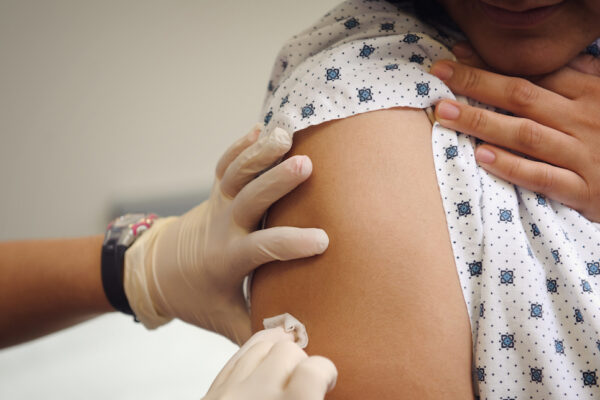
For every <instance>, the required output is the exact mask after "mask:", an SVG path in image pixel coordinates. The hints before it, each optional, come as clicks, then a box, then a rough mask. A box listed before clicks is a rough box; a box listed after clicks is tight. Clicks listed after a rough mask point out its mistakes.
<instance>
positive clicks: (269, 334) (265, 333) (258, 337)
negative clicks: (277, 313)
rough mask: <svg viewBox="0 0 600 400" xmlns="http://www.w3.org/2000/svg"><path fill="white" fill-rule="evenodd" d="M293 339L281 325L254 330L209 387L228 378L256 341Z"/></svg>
mask: <svg viewBox="0 0 600 400" xmlns="http://www.w3.org/2000/svg"><path fill="white" fill-rule="evenodd" d="M285 340H287V341H291V342H293V341H294V334H293V333H290V332H286V331H285V330H284V329H283V328H282V327H277V328H272V329H265V330H262V331H258V332H256V333H255V334H254V335H252V337H251V338H250V339H248V341H247V342H246V343H244V345H243V346H242V347H241V348H240V349H239V350H238V351H237V352H236V353H235V354H234V355H233V357H231V358H230V359H229V361H228V362H227V364H225V366H224V367H223V369H222V370H221V372H219V375H217V377H216V378H215V380H214V381H213V383H212V385H211V389H212V388H213V387H218V386H221V385H222V384H223V383H224V382H225V381H227V380H228V379H229V377H230V376H231V372H232V371H233V370H234V368H235V367H236V365H237V363H238V361H239V360H240V359H241V358H242V357H244V356H245V355H246V353H247V352H248V350H250V349H251V348H253V347H254V346H255V345H256V344H257V343H260V342H270V343H272V344H275V343H277V342H279V341H285Z"/></svg>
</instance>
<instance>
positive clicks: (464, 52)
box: [452, 43, 473, 58]
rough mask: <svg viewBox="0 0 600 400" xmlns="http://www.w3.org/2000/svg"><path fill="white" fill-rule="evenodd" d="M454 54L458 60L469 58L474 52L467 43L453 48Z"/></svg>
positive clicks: (458, 44)
mask: <svg viewBox="0 0 600 400" xmlns="http://www.w3.org/2000/svg"><path fill="white" fill-rule="evenodd" d="M452 53H454V55H455V56H456V58H469V57H471V56H472V55H473V50H472V49H471V46H469V45H468V44H466V43H457V44H456V45H455V46H454V47H453V48H452Z"/></svg>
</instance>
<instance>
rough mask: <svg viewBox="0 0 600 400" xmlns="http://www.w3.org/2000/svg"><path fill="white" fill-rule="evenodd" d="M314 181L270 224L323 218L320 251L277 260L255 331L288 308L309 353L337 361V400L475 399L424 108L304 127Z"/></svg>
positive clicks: (263, 280)
mask: <svg viewBox="0 0 600 400" xmlns="http://www.w3.org/2000/svg"><path fill="white" fill-rule="evenodd" d="M295 154H306V155H308V156H310V157H311V159H312V161H313V164H314V173H313V175H312V177H311V178H310V179H309V180H308V181H307V182H305V183H304V184H303V185H302V186H300V187H299V188H298V189H296V190H295V191H293V192H292V193H290V194H289V195H288V196H286V197H285V198H283V199H282V200H281V201H279V202H278V203H277V204H275V206H273V207H272V209H271V210H270V212H269V216H268V225H269V226H278V225H292V226H300V227H304V226H306V227H308V226H316V227H320V228H323V229H325V231H326V232H327V233H328V235H329V238H330V245H329V248H328V250H327V251H326V252H325V253H324V254H323V255H321V256H316V257H312V258H309V259H304V260H297V261H288V262H285V265H273V264H274V263H272V264H268V265H266V266H264V267H262V268H260V269H259V270H258V271H257V273H256V275H255V278H254V282H253V288H252V323H253V330H254V331H256V330H260V329H262V320H263V318H267V317H271V316H274V315H278V314H281V313H284V312H289V313H291V314H292V315H294V316H295V317H296V318H298V319H299V320H300V321H301V322H303V323H304V324H305V326H306V328H307V332H308V335H309V340H310V341H309V345H308V348H307V349H306V350H307V352H308V353H309V354H322V355H324V356H326V357H329V358H330V359H331V360H332V361H333V362H334V363H335V364H336V366H337V367H338V370H339V378H338V384H337V386H336V388H335V389H334V391H333V392H331V393H330V394H329V395H328V397H327V398H328V399H344V400H352V399H365V398H367V399H379V400H384V399H390V400H391V399H403V398H411V399H413V398H414V399H440V398H444V399H463V400H464V399H471V398H473V391H472V384H471V382H472V380H471V353H472V350H471V330H470V325H469V317H468V314H467V309H466V305H465V302H464V299H463V296H462V293H461V289H460V284H459V280H458V274H457V271H456V267H455V263H454V257H453V255H452V249H451V245H450V239H449V236H448V228H447V225H446V220H445V215H444V211H443V207H442V201H441V198H440V193H439V190H438V186H437V180H436V176H435V170H434V164H433V156H432V151H431V123H430V122H429V120H428V118H427V116H426V114H425V112H424V111H423V110H414V109H406V108H401V109H390V110H382V111H375V112H370V113H366V114H360V115H357V116H353V117H350V118H346V119H342V120H337V121H332V122H328V123H324V124H321V125H318V126H315V127H311V128H308V129H306V130H304V131H301V132H297V133H296V134H295V137H294V146H293V148H292V150H291V152H290V153H289V154H288V156H292V155H295Z"/></svg>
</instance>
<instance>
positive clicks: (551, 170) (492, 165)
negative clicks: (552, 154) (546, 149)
mask: <svg viewBox="0 0 600 400" xmlns="http://www.w3.org/2000/svg"><path fill="white" fill-rule="evenodd" d="M490 153H491V154H490ZM475 158H476V159H477V161H478V162H479V165H481V167H482V168H484V169H485V170H486V171H488V172H490V173H492V174H494V175H496V176H498V177H500V178H502V179H504V180H507V181H509V182H512V183H514V184H516V185H518V186H521V187H524V188H526V189H529V190H531V191H533V192H537V193H541V194H544V195H546V196H547V197H549V198H551V199H554V200H557V201H559V202H561V203H563V204H565V205H567V206H569V207H571V208H574V209H578V208H580V206H582V204H583V201H584V199H585V197H586V195H585V194H586V193H587V184H586V182H585V180H584V179H583V178H581V177H580V176H579V175H577V174H576V173H575V172H572V171H569V170H567V169H563V168H559V167H555V166H552V165H549V164H546V163H543V162H538V161H532V160H527V159H525V158H523V157H519V156H517V155H515V154H512V153H510V152H508V151H506V150H503V149H500V148H498V147H494V146H490V145H481V146H479V147H478V148H477V150H476V153H475Z"/></svg>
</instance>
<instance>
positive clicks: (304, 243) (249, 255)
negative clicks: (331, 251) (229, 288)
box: [234, 226, 329, 275]
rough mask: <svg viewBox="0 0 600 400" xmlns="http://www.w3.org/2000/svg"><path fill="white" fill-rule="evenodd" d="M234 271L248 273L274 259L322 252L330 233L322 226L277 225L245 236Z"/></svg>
mask: <svg viewBox="0 0 600 400" xmlns="http://www.w3.org/2000/svg"><path fill="white" fill-rule="evenodd" d="M238 246H239V247H238V249H237V251H236V253H235V254H236V258H237V260H235V262H234V265H237V266H239V267H238V268H239V270H238V271H235V272H234V273H237V274H241V275H246V274H248V273H250V272H251V271H253V270H255V269H256V268H257V267H258V266H260V265H263V264H266V263H268V262H271V261H277V260H279V261H287V260H294V259H297V258H305V257H311V256H314V255H317V254H321V253H323V252H324V251H325V250H326V249H327V247H328V246H329V237H328V236H327V234H326V233H325V231H324V230H322V229H316V228H294V227H290V226H278V227H274V228H269V229H264V230H260V231H256V232H252V233H251V234H249V235H247V236H245V237H244V238H243V239H241V241H240V242H239V244H238Z"/></svg>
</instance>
